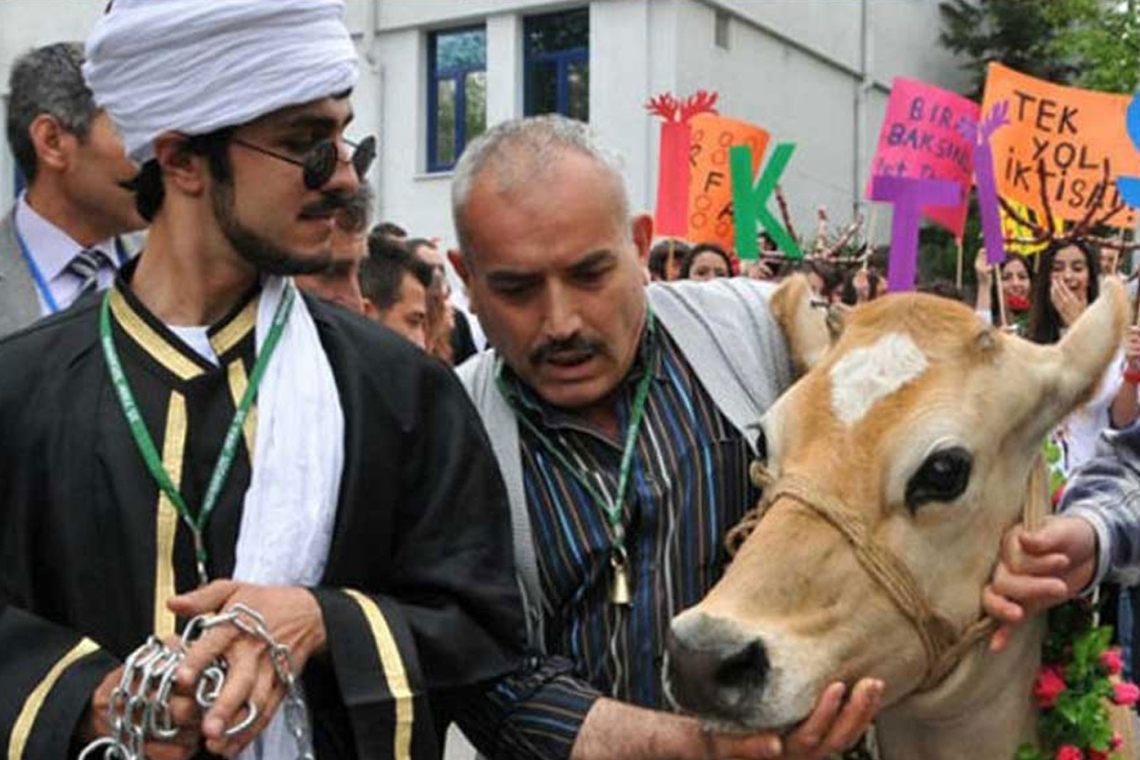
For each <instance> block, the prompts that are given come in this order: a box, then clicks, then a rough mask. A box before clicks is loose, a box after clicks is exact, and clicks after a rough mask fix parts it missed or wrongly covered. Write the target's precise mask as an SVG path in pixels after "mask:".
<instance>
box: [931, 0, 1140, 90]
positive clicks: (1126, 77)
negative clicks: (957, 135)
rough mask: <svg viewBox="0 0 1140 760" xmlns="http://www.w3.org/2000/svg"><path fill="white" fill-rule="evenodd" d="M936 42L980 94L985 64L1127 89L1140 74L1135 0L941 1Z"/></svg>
mask: <svg viewBox="0 0 1140 760" xmlns="http://www.w3.org/2000/svg"><path fill="white" fill-rule="evenodd" d="M939 10H940V11H941V14H942V24H943V30H942V34H941V36H940V39H941V42H942V44H943V45H944V46H945V47H946V48H947V49H948V50H950V51H951V52H953V53H954V54H955V55H958V56H959V57H961V58H962V59H963V60H964V61H965V63H964V67H965V68H966V69H967V70H969V71H970V72H971V74H972V80H973V90H972V91H971V92H970V93H968V94H969V95H970V96H971V97H973V98H975V99H980V97H981V93H982V87H983V85H984V83H985V76H986V71H985V69H986V65H987V64H988V63H990V62H991V61H997V62H1000V63H1004V64H1005V65H1007V66H1010V67H1012V68H1015V69H1017V70H1018V71H1021V72H1024V73H1026V74H1029V75H1030V76H1035V77H1038V78H1040V79H1047V80H1049V81H1051V82H1057V83H1058V84H1070V85H1074V86H1077V87H1084V88H1087V89H1091V90H1100V91H1104V92H1117V93H1131V92H1134V91H1135V90H1136V87H1137V81H1138V78H1140V8H1138V7H1137V2H1136V0H1049V1H1048V2H1041V0H946V1H945V2H942V3H940V4H939Z"/></svg>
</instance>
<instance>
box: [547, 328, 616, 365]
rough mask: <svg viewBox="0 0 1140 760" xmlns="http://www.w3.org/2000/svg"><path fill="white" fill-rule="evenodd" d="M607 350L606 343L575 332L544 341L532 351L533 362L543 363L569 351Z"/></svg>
mask: <svg viewBox="0 0 1140 760" xmlns="http://www.w3.org/2000/svg"><path fill="white" fill-rule="evenodd" d="M604 350H605V344H603V343H602V342H601V341H600V340H595V339H594V338H587V337H586V336H585V335H582V334H581V333H575V334H573V335H571V336H570V337H569V338H562V339H561V340H551V341H547V342H546V343H543V344H542V345H541V346H539V347H538V348H536V349H535V350H534V351H531V353H530V361H531V364H542V363H543V362H545V361H546V360H548V359H549V358H550V357H552V356H555V355H557V354H561V353H568V352H571V351H573V352H587V353H591V354H600V353H602V351H604Z"/></svg>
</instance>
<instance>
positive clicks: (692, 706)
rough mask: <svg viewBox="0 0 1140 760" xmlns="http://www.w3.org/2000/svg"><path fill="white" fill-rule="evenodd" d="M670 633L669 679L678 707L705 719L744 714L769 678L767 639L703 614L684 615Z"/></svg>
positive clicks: (671, 691) (677, 620)
mask: <svg viewBox="0 0 1140 760" xmlns="http://www.w3.org/2000/svg"><path fill="white" fill-rule="evenodd" d="M670 634H671V635H670V637H669V669H668V672H667V674H666V677H667V678H668V682H669V690H670V693H671V694H672V696H673V699H674V700H675V701H676V702H677V704H678V706H680V707H682V708H684V709H685V710H688V711H689V712H693V713H696V714H698V715H702V716H706V717H722V718H729V719H731V718H741V717H744V712H745V711H746V708H747V705H748V704H749V703H750V701H751V698H755V697H757V696H759V694H760V693H761V692H762V691H763V690H764V684H765V681H766V680H767V677H768V654H767V652H766V651H765V649H764V642H763V641H761V640H760V639H758V638H756V637H753V636H748V635H746V634H745V633H744V632H742V631H740V629H739V628H738V627H737V626H735V625H733V624H732V623H729V622H728V621H725V620H722V619H719V618H714V617H710V616H708V615H704V614H689V615H681V616H680V617H678V618H677V619H675V620H674V621H673V625H672V626H671V629H670Z"/></svg>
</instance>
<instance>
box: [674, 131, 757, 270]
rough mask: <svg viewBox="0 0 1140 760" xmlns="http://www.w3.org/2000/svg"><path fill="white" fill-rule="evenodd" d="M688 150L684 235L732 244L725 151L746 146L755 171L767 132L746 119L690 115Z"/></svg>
mask: <svg viewBox="0 0 1140 760" xmlns="http://www.w3.org/2000/svg"><path fill="white" fill-rule="evenodd" d="M689 124H690V126H691V128H692V144H691V146H690V152H689V168H690V177H691V178H690V184H689V204H688V206H689V225H688V234H687V235H686V237H687V239H688V240H690V241H693V242H702V243H705V242H712V243H718V244H719V245H721V246H723V247H725V248H732V246H733V242H734V235H735V225H734V222H733V214H732V167H731V164H730V162H729V151H730V149H731V148H732V147H733V146H734V145H743V146H747V147H748V148H749V149H750V150H751V154H752V171H753V172H754V173H755V172H756V171H757V170H758V169H759V168H760V164H761V163H762V162H763V160H764V152H765V151H766V150H767V148H768V132H766V131H765V130H763V129H761V128H760V127H757V126H755V125H753V124H749V123H747V122H743V121H739V120H737V119H729V118H726V117H724V116H716V115H714V114H708V113H703V114H699V115H697V116H694V117H693V118H692V119H691V120H690V121H689Z"/></svg>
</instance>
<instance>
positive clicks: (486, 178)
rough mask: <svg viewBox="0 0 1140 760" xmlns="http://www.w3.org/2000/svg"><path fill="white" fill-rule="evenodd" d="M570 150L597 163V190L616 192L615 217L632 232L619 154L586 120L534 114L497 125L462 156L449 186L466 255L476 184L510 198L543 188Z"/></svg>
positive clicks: (469, 240) (461, 246)
mask: <svg viewBox="0 0 1140 760" xmlns="http://www.w3.org/2000/svg"><path fill="white" fill-rule="evenodd" d="M567 154H576V155H578V156H584V157H585V158H587V159H589V160H590V161H591V162H593V163H594V164H596V166H597V169H598V175H599V177H600V179H601V187H599V191H608V192H609V193H611V194H612V206H613V212H614V218H615V220H616V221H617V223H618V226H619V227H621V228H622V229H623V230H627V231H628V229H629V224H628V222H629V196H628V195H627V193H626V189H625V180H624V178H623V177H622V172H621V163H620V161H619V160H618V158H617V157H616V156H615V155H614V154H613V153H612V152H610V151H609V150H607V149H606V148H604V147H602V146H601V145H600V144H599V143H598V142H597V140H596V139H595V137H594V134H593V133H592V132H591V130H590V128H589V127H588V126H587V125H585V124H583V123H582V122H579V121H574V120H573V119H568V118H566V117H565V116H560V115H558V114H550V115H545V116H535V117H531V118H528V119H518V120H514V121H507V122H503V123H502V124H499V125H498V126H496V127H494V128H493V129H491V130H489V131H488V132H486V133H485V134H483V135H482V136H481V137H480V138H479V139H477V140H476V141H474V142H473V143H471V144H470V145H469V146H468V147H467V150H466V151H464V153H463V156H462V157H461V158H460V159H459V163H458V164H457V165H456V167H455V179H454V180H453V182H452V186H451V209H452V215H453V217H454V221H455V229H456V233H457V234H458V236H459V245H460V248H461V250H462V252H463V254H464V256H467V257H469V256H470V253H471V235H470V231H469V229H468V225H467V220H466V214H467V207H468V203H469V201H470V198H471V194H472V192H473V190H474V189H475V188H479V189H480V190H481V191H484V192H488V191H489V192H491V193H493V194H495V195H497V196H503V197H510V196H511V195H514V194H516V193H519V192H524V191H527V190H529V189H530V188H533V187H542V185H543V184H544V182H547V181H549V179H550V177H551V176H552V174H553V173H554V169H555V167H556V166H557V165H558V164H559V162H560V161H561V159H562V158H564V157H565V156H566V155H567Z"/></svg>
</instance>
